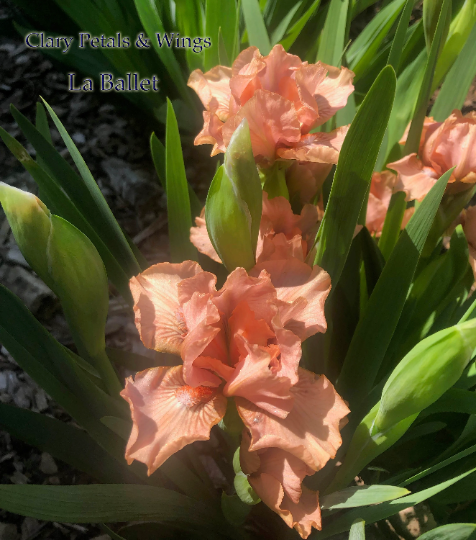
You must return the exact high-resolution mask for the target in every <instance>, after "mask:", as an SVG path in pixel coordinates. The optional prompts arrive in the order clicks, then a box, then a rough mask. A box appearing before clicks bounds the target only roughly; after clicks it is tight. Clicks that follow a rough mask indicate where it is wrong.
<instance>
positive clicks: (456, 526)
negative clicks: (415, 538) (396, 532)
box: [419, 484, 476, 540]
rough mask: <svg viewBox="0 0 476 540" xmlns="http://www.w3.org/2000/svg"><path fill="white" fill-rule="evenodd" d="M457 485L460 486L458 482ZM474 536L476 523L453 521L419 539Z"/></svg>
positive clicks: (461, 539)
mask: <svg viewBox="0 0 476 540" xmlns="http://www.w3.org/2000/svg"><path fill="white" fill-rule="evenodd" d="M456 485H457V486H458V484H456ZM455 487H456V486H455ZM450 489H452V488H450ZM447 491H448V490H447ZM444 493H446V491H445V492H444ZM473 538H476V525H475V524H474V523H451V524H449V525H443V526H441V527H436V529H432V530H431V531H428V532H426V533H424V534H422V535H421V536H420V537H419V540H470V539H473Z"/></svg>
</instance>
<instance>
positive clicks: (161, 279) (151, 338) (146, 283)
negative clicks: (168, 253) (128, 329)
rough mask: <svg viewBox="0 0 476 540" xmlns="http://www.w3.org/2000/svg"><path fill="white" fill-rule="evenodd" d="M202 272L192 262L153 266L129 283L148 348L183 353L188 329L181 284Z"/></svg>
mask: <svg viewBox="0 0 476 540" xmlns="http://www.w3.org/2000/svg"><path fill="white" fill-rule="evenodd" d="M201 272H203V270H202V269H201V268H200V266H199V265H198V264H197V263H196V262H193V261H185V262H183V263H180V264H171V263H160V264H156V265H154V266H151V267H150V268H148V269H147V270H145V271H144V272H142V273H141V274H139V275H138V276H135V277H133V278H132V279H131V281H130V288H131V292H132V296H133V298H134V312H135V322H136V326H137V329H138V330H139V334H140V337H141V340H142V343H143V344H144V345H145V346H146V347H147V348H149V349H155V350H156V351H161V352H169V353H173V354H180V350H181V347H182V343H183V340H184V338H185V336H186V334H187V331H188V329H187V326H186V323H185V320H184V318H183V313H182V309H181V306H180V304H179V299H178V288H177V286H178V284H179V283H180V281H182V280H183V279H186V278H189V277H192V276H195V275H197V274H199V273H201Z"/></svg>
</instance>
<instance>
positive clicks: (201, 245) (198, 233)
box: [190, 208, 221, 264]
mask: <svg viewBox="0 0 476 540" xmlns="http://www.w3.org/2000/svg"><path fill="white" fill-rule="evenodd" d="M195 223H196V225H197V226H196V227H191V228H190V242H192V244H193V245H194V246H195V247H196V248H197V249H198V251H200V253H203V254H204V255H207V256H208V257H210V259H213V260H214V261H216V262H217V263H220V264H221V259H220V257H219V256H218V253H217V252H216V251H215V248H214V247H213V245H212V242H211V240H210V237H209V236H208V231H207V225H206V223H205V208H203V210H202V211H201V213H200V217H196V218H195Z"/></svg>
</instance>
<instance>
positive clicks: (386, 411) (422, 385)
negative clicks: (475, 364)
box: [375, 319, 476, 431]
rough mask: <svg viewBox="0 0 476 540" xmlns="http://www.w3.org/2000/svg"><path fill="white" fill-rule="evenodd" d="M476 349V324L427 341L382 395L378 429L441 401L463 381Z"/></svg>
mask: <svg viewBox="0 0 476 540" xmlns="http://www.w3.org/2000/svg"><path fill="white" fill-rule="evenodd" d="M475 347H476V320H474V319H473V320H470V321H468V322H465V323H462V324H457V325H456V326H452V327H451V328H446V329H445V330H441V331H440V332H437V333H436V334H433V335H432V336H429V337H427V338H426V339H424V340H423V341H421V342H420V343H419V344H418V345H416V346H415V347H414V348H413V349H412V350H411V351H410V352H409V353H408V354H407V355H406V356H405V358H403V360H401V362H400V363H399V364H398V366H397V367H396V368H395V369H394V371H393V373H392V374H391V375H390V377H389V379H388V381H387V383H386V385H385V386H384V389H383V392H382V399H381V401H380V408H379V411H378V414H377V417H376V419H375V428H377V429H379V430H380V431H384V430H386V429H388V428H389V427H391V426H393V425H394V424H396V423H398V422H400V421H401V420H403V419H405V418H408V417H409V416H411V415H414V414H418V413H419V412H420V411H422V410H423V409H426V407H428V406H429V405H431V404H432V403H434V402H435V401H436V400H437V399H439V398H440V397H441V396H442V395H443V394H444V393H445V392H446V391H447V390H448V389H449V388H451V387H452V386H453V385H454V384H455V383H456V381H457V380H458V379H459V378H460V377H461V375H462V373H463V371H464V369H465V368H466V366H467V365H468V363H469V361H470V360H471V358H472V356H473V351H474V349H475Z"/></svg>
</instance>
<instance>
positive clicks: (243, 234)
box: [205, 119, 262, 272]
mask: <svg viewBox="0 0 476 540" xmlns="http://www.w3.org/2000/svg"><path fill="white" fill-rule="evenodd" d="M261 209H262V190H261V181H260V178H259V174H258V170H257V168H256V164H255V160H254V157H253V151H252V149H251V139H250V132H249V128H248V123H247V121H246V119H244V120H243V121H242V122H241V124H240V125H239V126H238V128H237V129H236V130H235V132H234V133H233V136H232V138H231V140H230V144H229V145H228V149H227V151H226V154H225V163H224V165H222V166H221V167H220V168H219V169H218V171H217V173H216V174H215V177H214V178H213V181H212V183H211V186H210V189H209V191H208V196H207V204H206V207H205V219H206V223H207V229H208V234H209V236H210V239H211V241H212V244H213V247H214V248H215V250H216V252H217V253H218V255H219V257H220V259H221V260H222V261H223V264H224V265H225V266H226V268H227V269H228V270H229V271H230V272H231V271H232V270H234V269H235V268H236V267H238V266H242V267H244V268H246V269H247V270H248V269H250V268H252V267H253V266H254V265H255V253H256V245H257V242H258V231H259V225H260V221H261Z"/></svg>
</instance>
